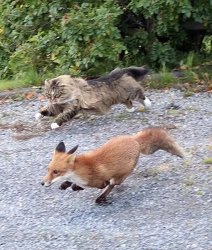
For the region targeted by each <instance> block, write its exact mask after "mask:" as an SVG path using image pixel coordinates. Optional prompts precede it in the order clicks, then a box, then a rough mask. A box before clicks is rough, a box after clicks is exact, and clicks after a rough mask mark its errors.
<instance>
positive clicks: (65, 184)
mask: <svg viewBox="0 0 212 250" xmlns="http://www.w3.org/2000/svg"><path fill="white" fill-rule="evenodd" d="M71 185H72V182H70V181H64V182H63V183H62V184H61V185H60V187H59V188H60V189H61V190H66V189H67V188H68V187H70V186H71Z"/></svg>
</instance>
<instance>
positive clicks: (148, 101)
mask: <svg viewBox="0 0 212 250" xmlns="http://www.w3.org/2000/svg"><path fill="white" fill-rule="evenodd" d="M144 105H145V107H146V108H150V107H151V106H152V103H151V101H150V100H149V98H147V97H145V100H144Z"/></svg>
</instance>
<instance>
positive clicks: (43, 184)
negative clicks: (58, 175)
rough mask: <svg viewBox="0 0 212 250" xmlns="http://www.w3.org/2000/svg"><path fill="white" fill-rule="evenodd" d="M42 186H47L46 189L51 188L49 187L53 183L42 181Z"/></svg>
mask: <svg viewBox="0 0 212 250" xmlns="http://www.w3.org/2000/svg"><path fill="white" fill-rule="evenodd" d="M41 185H42V186H45V187H49V186H50V185H51V182H45V181H42V182H41Z"/></svg>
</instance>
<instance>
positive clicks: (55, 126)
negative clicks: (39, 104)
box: [51, 122, 60, 129]
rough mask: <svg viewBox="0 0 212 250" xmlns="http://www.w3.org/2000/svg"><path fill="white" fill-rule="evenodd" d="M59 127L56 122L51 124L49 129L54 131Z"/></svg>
mask: <svg viewBox="0 0 212 250" xmlns="http://www.w3.org/2000/svg"><path fill="white" fill-rule="evenodd" d="M59 127H60V126H59V125H58V124H57V123H56V122H53V123H52V124H51V129H56V128H59Z"/></svg>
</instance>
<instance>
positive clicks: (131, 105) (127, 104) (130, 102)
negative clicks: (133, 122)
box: [125, 100, 136, 113]
mask: <svg viewBox="0 0 212 250" xmlns="http://www.w3.org/2000/svg"><path fill="white" fill-rule="evenodd" d="M125 105H126V106H127V108H126V110H127V112H130V113H132V112H134V111H135V110H136V108H135V107H133V103H132V101H131V100H129V101H127V102H125Z"/></svg>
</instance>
